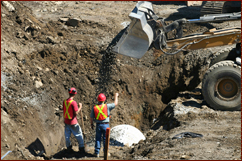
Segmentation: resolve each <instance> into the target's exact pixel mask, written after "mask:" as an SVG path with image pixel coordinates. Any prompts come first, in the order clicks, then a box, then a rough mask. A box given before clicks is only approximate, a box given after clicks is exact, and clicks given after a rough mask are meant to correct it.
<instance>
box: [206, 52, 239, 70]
mask: <svg viewBox="0 0 242 161" xmlns="http://www.w3.org/2000/svg"><path fill="white" fill-rule="evenodd" d="M235 52H236V48H234V47H228V48H225V49H222V50H220V51H218V52H216V53H215V55H214V57H213V59H212V60H211V63H210V65H209V67H211V66H213V65H214V64H216V63H218V62H221V61H224V60H235V58H236V54H235Z"/></svg>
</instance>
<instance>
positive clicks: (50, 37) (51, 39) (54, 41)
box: [47, 36, 60, 44]
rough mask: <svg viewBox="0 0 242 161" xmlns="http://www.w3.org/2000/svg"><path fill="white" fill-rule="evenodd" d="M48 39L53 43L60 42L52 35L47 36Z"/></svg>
mask: <svg viewBox="0 0 242 161" xmlns="http://www.w3.org/2000/svg"><path fill="white" fill-rule="evenodd" d="M47 40H48V41H49V43H52V44H58V43H59V42H60V41H58V40H56V39H55V38H54V37H52V36H47Z"/></svg>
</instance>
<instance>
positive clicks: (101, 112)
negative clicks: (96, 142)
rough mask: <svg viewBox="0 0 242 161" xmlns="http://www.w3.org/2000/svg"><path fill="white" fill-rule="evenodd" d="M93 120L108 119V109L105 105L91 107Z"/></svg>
mask: <svg viewBox="0 0 242 161" xmlns="http://www.w3.org/2000/svg"><path fill="white" fill-rule="evenodd" d="M93 110H94V115H95V118H96V119H97V120H99V121H103V120H105V119H106V118H107V117H108V107H107V105H106V104H101V105H95V106H94V107H93Z"/></svg>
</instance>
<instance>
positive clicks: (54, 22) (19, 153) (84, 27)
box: [1, 1, 241, 160]
mask: <svg viewBox="0 0 242 161" xmlns="http://www.w3.org/2000/svg"><path fill="white" fill-rule="evenodd" d="M9 3H10V4H11V5H12V6H13V7H14V9H12V10H11V8H10V7H9V6H7V5H6V3H3V2H2V4H1V156H3V155H4V154H5V153H7V152H8V151H11V152H10V153H9V154H8V155H7V156H6V157H5V158H4V159H6V160H7V159H11V160H25V159H28V160H29V159H30V160H44V159H47V160H51V159H53V160H55V159H58V160H60V159H70V160H77V159H79V160H93V159H97V158H94V157H93V155H92V154H93V150H94V148H93V142H94V136H95V131H93V130H91V127H90V123H89V119H90V112H91V108H92V106H93V104H94V103H96V97H97V95H98V94H99V93H100V92H103V93H104V94H105V95H106V96H107V102H108V103H111V102H113V101H114V98H113V96H114V93H116V92H118V93H120V96H119V105H118V106H117V107H116V108H115V109H114V110H113V111H112V112H111V122H110V126H111V127H114V126H116V125H120V124H129V125H132V126H135V127H136V128H138V129H139V130H140V131H142V132H143V133H144V135H145V136H146V140H145V141H140V142H139V143H138V144H136V145H132V146H131V147H126V146H124V147H118V146H110V149H109V152H110V154H111V156H110V157H109V159H114V160H141V159H152V160H163V159H169V160H171V159H178V160H179V159H186V160H188V159H190V160H210V159H215V160H224V159H227V160H228V159H229V160H241V112H240V111H233V112H228V111H215V110H213V109H211V108H210V107H209V106H208V105H207V104H206V102H205V101H204V100H203V97H202V94H201V80H202V78H203V75H204V73H205V72H206V70H207V69H208V68H209V66H210V63H211V61H212V60H213V59H214V57H216V53H217V52H218V51H219V50H221V49H224V48H226V47H216V48H212V49H201V50H196V51H191V52H189V53H178V54H176V55H164V54H162V52H160V51H158V50H155V49H150V50H149V51H147V53H146V54H145V55H144V56H143V57H142V58H141V59H135V58H130V57H127V56H122V55H116V54H110V53H107V52H106V49H107V47H108V45H109V44H110V43H111V42H112V40H113V38H114V37H115V36H116V35H117V34H118V33H119V32H120V31H121V30H123V29H124V28H125V27H126V26H127V24H128V23H129V22H130V19H129V17H128V15H129V13H130V12H131V11H132V10H133V8H134V7H135V5H136V2H134V1H22V2H21V1H11V2H9ZM153 7H154V11H155V13H156V14H157V15H158V16H159V17H163V18H165V20H166V21H167V23H169V22H172V21H174V20H176V19H180V18H187V19H195V18H198V17H199V10H200V8H199V7H187V6H186V5H185V2H182V1H181V2H165V1H164V2H154V4H153ZM68 18H69V19H71V20H70V21H67V19H68ZM213 27H216V28H227V27H241V22H240V21H239V22H237V21H233V22H224V23H211V24H209V25H197V24H193V25H187V26H185V27H184V35H187V34H192V33H196V32H198V33H200V32H204V31H207V30H208V29H211V28H213ZM70 87H75V88H76V89H77V91H78V94H77V96H76V97H75V100H76V101H77V102H81V103H82V104H83V115H84V116H83V120H84V126H85V133H86V138H85V141H86V143H87V145H88V146H89V151H88V152H87V156H86V157H82V156H81V155H80V154H79V153H78V152H77V146H78V143H77V142H76V140H75V138H74V137H73V136H72V143H73V145H74V147H73V150H74V152H73V153H66V151H65V138H64V123H63V117H62V115H63V114H62V111H61V110H60V109H61V106H62V101H63V100H64V99H66V98H67V97H68V92H67V89H68V88H70ZM78 121H79V123H80V124H81V118H80V116H78ZM182 132H193V133H198V134H201V135H202V137H197V138H186V137H184V138H181V139H172V138H173V137H174V136H175V135H177V134H179V133H182ZM102 157H103V154H101V158H99V159H103V158H102Z"/></svg>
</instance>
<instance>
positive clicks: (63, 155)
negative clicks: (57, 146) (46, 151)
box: [51, 149, 95, 159]
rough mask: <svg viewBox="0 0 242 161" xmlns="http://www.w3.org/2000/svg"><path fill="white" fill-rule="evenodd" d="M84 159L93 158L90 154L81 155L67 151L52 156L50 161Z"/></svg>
mask: <svg viewBox="0 0 242 161" xmlns="http://www.w3.org/2000/svg"><path fill="white" fill-rule="evenodd" d="M84 157H95V156H94V155H93V154H91V153H86V154H85V155H84V154H81V153H80V152H79V151H73V150H72V151H68V150H67V149H64V150H61V151H59V152H58V153H56V154H54V155H53V156H52V157H51V158H52V159H71V158H84Z"/></svg>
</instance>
